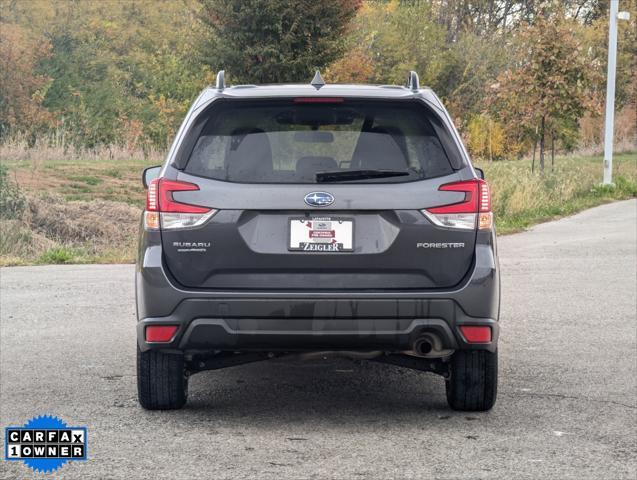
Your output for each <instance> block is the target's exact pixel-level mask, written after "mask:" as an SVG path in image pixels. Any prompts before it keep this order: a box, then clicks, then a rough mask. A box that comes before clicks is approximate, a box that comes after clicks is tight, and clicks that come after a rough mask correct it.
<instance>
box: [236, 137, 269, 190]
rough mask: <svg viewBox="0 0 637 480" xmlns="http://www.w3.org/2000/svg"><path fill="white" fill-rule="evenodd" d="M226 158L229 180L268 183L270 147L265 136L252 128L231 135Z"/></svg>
mask: <svg viewBox="0 0 637 480" xmlns="http://www.w3.org/2000/svg"><path fill="white" fill-rule="evenodd" d="M232 137H233V138H232V142H231V145H230V150H229V151H228V156H227V157H226V171H227V176H228V178H229V179H230V180H232V179H236V180H240V181H247V182H259V181H264V180H265V181H268V180H269V179H270V178H271V177H272V173H273V166H272V147H271V146H270V140H269V139H268V136H267V134H266V133H265V132H264V131H263V130H260V129H257V128H254V129H251V130H248V131H239V130H237V131H235V132H233V133H232Z"/></svg>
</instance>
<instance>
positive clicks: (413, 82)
mask: <svg viewBox="0 0 637 480" xmlns="http://www.w3.org/2000/svg"><path fill="white" fill-rule="evenodd" d="M407 88H409V89H411V91H412V92H417V91H418V90H420V80H418V74H417V73H416V72H414V71H413V70H412V71H411V72H409V78H407Z"/></svg>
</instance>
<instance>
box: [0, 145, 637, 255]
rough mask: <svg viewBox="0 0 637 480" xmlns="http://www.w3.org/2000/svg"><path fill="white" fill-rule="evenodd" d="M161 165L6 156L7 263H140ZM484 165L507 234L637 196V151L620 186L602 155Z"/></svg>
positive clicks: (1, 248)
mask: <svg viewBox="0 0 637 480" xmlns="http://www.w3.org/2000/svg"><path fill="white" fill-rule="evenodd" d="M160 162H161V159H160V158H159V157H157V156H155V157H154V158H153V159H150V160H142V159H134V158H114V159H111V160H101V159H99V158H90V159H82V158H73V159H70V160H68V159H64V158H55V159H47V158H39V159H38V160H37V161H33V160H32V159H29V158H21V159H18V160H15V159H12V158H10V157H9V158H6V159H5V158H3V160H2V165H3V170H4V171H5V175H4V180H3V182H4V183H3V185H4V186H3V187H2V191H0V194H1V195H3V196H5V197H6V196H7V195H13V196H15V198H16V199H17V200H16V202H17V203H15V202H14V203H15V205H18V206H16V207H15V210H16V211H15V212H13V211H8V210H10V209H11V208H13V207H11V205H13V204H11V203H10V202H9V203H7V202H4V203H3V205H4V210H5V211H4V212H3V214H2V217H3V218H2V219H1V220H0V265H24V264H46V263H93V262H97V263H115V262H132V261H134V258H135V244H136V241H137V226H138V222H139V214H140V212H141V210H142V208H143V205H144V190H143V187H142V185H141V181H140V175H141V171H142V170H143V169H144V168H145V167H148V166H151V165H155V164H157V163H160ZM477 166H479V167H481V168H483V169H484V171H485V174H486V179H487V180H488V182H489V184H490V185H491V188H492V192H493V211H494V212H495V216H496V223H497V228H498V233H500V234H506V233H512V232H516V231H520V230H523V229H525V228H528V227H529V226H531V225H533V224H535V223H538V222H543V221H547V220H550V219H553V218H558V217H561V216H565V215H571V214H573V213H575V212H578V211H580V210H583V209H585V208H589V207H592V206H595V205H599V204H602V203H606V202H610V201H614V200H620V199H626V198H631V197H636V196H637V153H626V154H621V155H616V156H615V159H614V167H615V168H614V174H615V176H614V179H615V187H614V188H610V187H602V186H601V185H599V183H600V180H601V175H602V159H601V157H599V156H596V157H569V158H565V157H558V158H556V160H555V167H554V169H552V168H551V165H550V164H549V165H548V166H547V167H546V171H545V172H544V174H540V173H538V172H535V173H531V164H530V161H528V160H516V161H502V162H492V163H488V162H487V163H484V162H477ZM16 185H17V188H16ZM7 191H8V192H9V193H7ZM20 202H22V203H20ZM7 205H9V206H7ZM19 205H22V206H19Z"/></svg>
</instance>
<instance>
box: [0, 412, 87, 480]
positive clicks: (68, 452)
mask: <svg viewBox="0 0 637 480" xmlns="http://www.w3.org/2000/svg"><path fill="white" fill-rule="evenodd" d="M4 432H5V436H4V458H5V460H21V461H23V462H24V463H25V464H26V465H28V466H29V467H31V468H32V469H33V471H35V472H42V473H50V472H53V471H55V470H57V469H58V468H60V467H61V466H62V465H64V464H65V463H66V462H68V461H70V460H86V459H87V450H86V447H87V432H86V427H69V426H68V425H67V424H66V423H64V422H63V421H62V420H60V419H59V418H57V417H52V416H48V415H46V416H40V417H33V418H32V419H31V420H29V421H28V422H27V423H25V424H24V426H22V427H6V428H5V429H4Z"/></svg>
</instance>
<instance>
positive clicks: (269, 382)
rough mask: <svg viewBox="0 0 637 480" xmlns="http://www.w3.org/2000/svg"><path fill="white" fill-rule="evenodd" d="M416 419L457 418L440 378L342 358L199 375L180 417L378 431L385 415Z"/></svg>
mask: <svg viewBox="0 0 637 480" xmlns="http://www.w3.org/2000/svg"><path fill="white" fill-rule="evenodd" d="M414 414H417V415H418V416H419V418H420V420H421V421H422V420H423V416H425V417H427V416H429V417H431V418H441V417H443V418H449V416H452V415H454V414H455V413H454V412H452V411H451V410H449V408H448V407H447V402H446V399H445V387H444V381H443V379H442V378H441V377H439V376H436V375H434V374H430V373H424V372H417V371H413V370H407V369H403V368H400V367H395V366H390V365H384V364H378V363H374V362H370V361H358V360H349V359H340V358H339V359H333V358H332V359H325V360H311V361H307V360H306V361H301V360H296V359H276V360H270V361H265V362H259V363H254V364H249V365H243V366H240V367H233V368H229V369H224V370H217V371H208V372H203V373H199V374H196V375H194V376H193V377H192V378H191V381H190V392H189V399H188V404H187V406H186V407H185V409H184V410H182V411H181V412H179V415H180V416H181V415H184V416H187V417H192V416H193V415H194V416H196V417H199V418H200V419H201V420H205V418H207V417H211V418H214V419H215V420H227V421H236V420H242V419H245V420H248V419H258V425H261V426H268V424H276V425H281V424H282V423H291V424H293V423H296V422H303V423H306V422H308V421H310V422H311V421H312V420H319V419H320V421H321V422H326V421H327V422H333V423H335V424H338V425H342V426H348V425H354V424H355V425H358V426H361V425H365V424H369V425H374V424H377V423H378V422H380V421H381V420H379V419H383V418H386V417H387V416H388V415H389V416H391V417H392V419H393V421H395V420H396V419H397V418H400V417H403V418H404V420H405V421H409V419H410V418H413V416H414ZM458 415H462V413H458ZM255 424H256V423H252V425H255ZM375 428H377V425H376V426H375Z"/></svg>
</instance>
